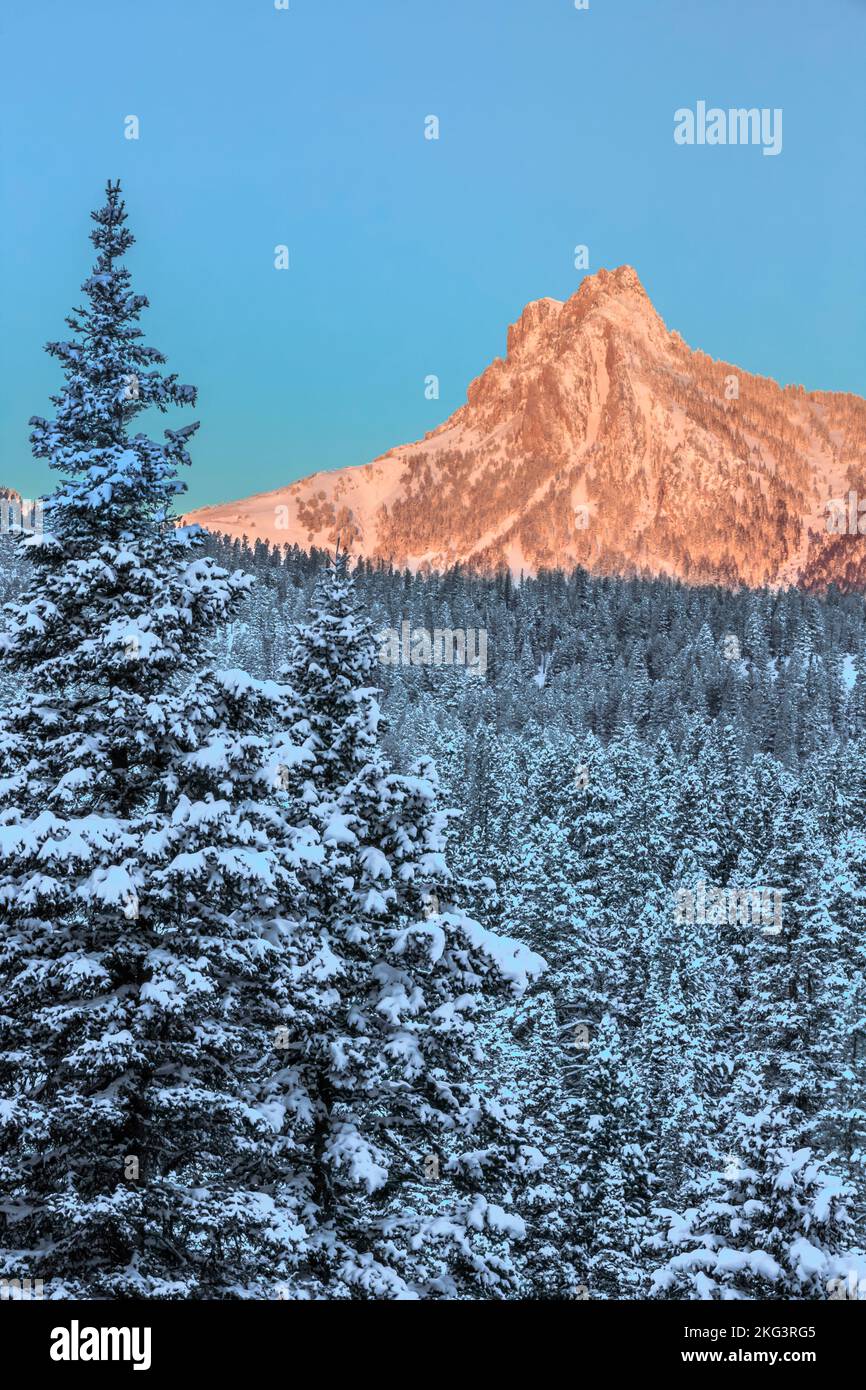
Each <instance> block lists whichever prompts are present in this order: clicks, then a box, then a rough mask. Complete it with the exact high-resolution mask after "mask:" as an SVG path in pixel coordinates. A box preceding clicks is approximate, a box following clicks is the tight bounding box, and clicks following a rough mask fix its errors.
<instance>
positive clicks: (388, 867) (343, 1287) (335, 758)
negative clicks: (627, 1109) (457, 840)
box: [266, 555, 542, 1298]
mask: <svg viewBox="0 0 866 1390" xmlns="http://www.w3.org/2000/svg"><path fill="white" fill-rule="evenodd" d="M376 650H377V648H376V643H375V641H374V637H373V632H372V628H371V625H370V624H369V623H368V621H367V620H366V619H365V618H364V617H363V616H362V614H361V613H360V611H359V608H358V604H357V600H356V596H355V593H354V584H353V580H352V577H351V575H350V573H349V568H348V561H347V558H346V556H345V555H341V556H339V557H338V558H337V560H336V562H335V564H334V566H333V568H332V569H331V571H330V573H328V574H326V575H325V576H324V578H323V581H322V582H321V583H320V585H319V587H318V588H317V590H316V594H315V596H314V600H313V605H312V612H311V615H310V620H309V622H308V623H306V624H303V625H302V626H301V627H300V629H299V631H298V633H297V636H296V640H295V645H294V649H293V652H292V655H291V659H290V663H289V670H288V673H287V674H288V677H289V680H290V682H291V684H292V685H293V687H294V688H296V689H297V691H298V694H299V697H300V701H301V705H302V707H303V709H304V711H305V715H306V720H307V724H306V725H305V726H304V727H305V729H308V732H309V738H310V744H311V749H312V753H313V759H314V761H313V764H312V766H311V769H310V770H309V772H308V770H307V769H306V768H305V769H303V770H302V771H301V776H300V779H299V781H298V783H297V785H296V786H295V788H294V793H293V794H294V796H295V797H297V798H299V800H300V803H301V804H302V805H303V807H304V808H305V810H306V812H307V813H308V814H309V817H310V821H311V825H312V827H313V828H314V829H315V831H316V833H317V836H318V837H319V838H320V840H321V843H322V844H323V846H324V849H325V855H324V858H323V861H322V863H321V864H320V866H318V869H317V870H316V871H315V872H313V873H312V874H311V877H310V889H311V893H312V896H313V897H314V900H315V907H314V909H313V911H312V913H311V919H310V923H309V927H308V930H307V932H306V934H304V933H303V932H302V933H300V934H299V935H298V938H297V940H296V941H294V942H292V944H291V947H290V951H291V955H292V959H293V978H294V988H293V992H292V1001H291V1007H292V1012H293V1024H292V1025H291V1026H290V1029H289V1038H288V1044H287V1051H286V1057H285V1066H284V1068H283V1070H282V1072H281V1073H280V1074H279V1075H277V1076H276V1077H274V1078H272V1079H271V1080H270V1081H269V1083H268V1089H267V1096H266V1099H267V1102H268V1104H274V1105H279V1106H281V1107H282V1108H283V1109H284V1110H285V1113H286V1117H287V1119H286V1135H287V1137H288V1143H289V1148H288V1149H287V1158H286V1164H285V1183H286V1186H287V1187H288V1189H289V1190H290V1191H291V1193H292V1199H293V1200H297V1202H298V1205H299V1211H300V1213H301V1216H302V1220H303V1222H304V1225H305V1228H306V1229H307V1230H308V1232H309V1235H308V1239H307V1242H306V1246H305V1260H304V1262H303V1264H302V1265H301V1266H300V1267H299V1269H298V1273H297V1276H296V1284H295V1287H296V1289H297V1291H298V1292H299V1293H304V1294H307V1295H311V1296H314V1297H321V1296H324V1297H334V1298H419V1297H427V1298H462V1297H505V1296H508V1295H509V1294H512V1295H513V1294H514V1293H515V1292H517V1291H519V1289H520V1286H521V1265H522V1257H521V1255H520V1250H519V1247H520V1245H521V1243H522V1241H523V1237H524V1235H525V1222H524V1219H523V1217H522V1215H521V1214H520V1211H519V1206H518V1203H517V1202H516V1201H515V1199H516V1198H518V1197H519V1193H520V1190H521V1188H522V1187H523V1186H524V1185H525V1184H526V1183H527V1182H528V1181H530V1180H531V1179H532V1177H533V1175H534V1174H535V1172H536V1169H537V1166H538V1162H537V1153H536V1152H535V1149H534V1147H533V1145H532V1144H531V1143H530V1142H528V1140H527V1138H526V1136H525V1135H524V1133H523V1131H522V1129H521V1127H520V1124H519V1122H518V1116H517V1114H516V1113H515V1107H514V1106H513V1105H509V1104H507V1103H503V1101H502V1100H501V1099H500V1098H499V1097H498V1096H497V1095H496V1094H495V1093H494V1091H493V1090H492V1088H491V1087H490V1085H489V1081H488V1078H487V1075H486V1073H485V1071H484V1068H483V1067H482V1065H481V1062H482V1054H481V1051H480V1045H479V1035H478V1032H477V1017H476V1016H477V1015H478V1014H479V1011H480V1009H481V1007H482V1005H483V1003H484V999H485V997H488V998H489V997H495V995H496V994H497V993H498V994H500V995H502V994H503V993H505V994H506V995H507V994H508V993H509V992H511V993H518V994H519V993H520V992H521V991H522V990H523V988H524V987H525V985H526V983H527V980H528V979H529V978H531V977H532V976H533V975H535V974H537V973H538V972H539V970H540V969H541V967H542V962H541V960H540V958H539V957H537V956H535V955H533V954H532V953H531V952H530V951H528V950H526V949H525V948H522V947H520V946H518V945H517V944H516V943H515V942H513V941H507V940H505V939H503V938H500V937H496V936H494V935H493V934H492V933H491V932H489V931H486V930H485V929H484V928H482V927H481V926H480V925H479V924H478V923H477V922H476V921H474V920H473V919H472V918H470V917H468V916H467V914H466V912H465V911H464V908H463V903H462V895H461V891H460V885H459V884H457V883H455V882H454V880H453V879H452V876H451V873H450V871H449V868H448V864H447V861H446V855H445V850H446V831H447V824H448V820H449V816H448V814H447V813H446V812H443V811H442V810H440V809H439V807H438V804H437V801H438V793H437V787H436V781H435V771H434V769H433V767H432V765H430V764H429V763H422V764H420V765H419V766H417V767H416V768H415V770H414V771H413V772H411V773H410V774H408V775H403V774H397V773H395V772H393V771H392V770H391V769H390V767H389V765H388V763H387V761H386V759H385V757H384V755H383V753H382V751H381V747H380V743H379V734H380V729H379V707H378V702H377V699H376V695H375V690H374V686H373V680H374V671H375V661H376ZM515 1247H516V1248H515Z"/></svg>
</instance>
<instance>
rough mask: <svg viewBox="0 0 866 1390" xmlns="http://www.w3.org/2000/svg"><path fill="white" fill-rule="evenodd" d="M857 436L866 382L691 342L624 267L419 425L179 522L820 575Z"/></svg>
mask: <svg viewBox="0 0 866 1390" xmlns="http://www.w3.org/2000/svg"><path fill="white" fill-rule="evenodd" d="M864 441H866V402H864V401H863V400H862V399H861V398H859V397H857V396H853V395H844V394H840V393H832V392H806V391H805V390H803V388H801V387H785V388H781V387H779V386H778V385H777V384H776V383H775V382H773V381H771V380H769V379H768V378H765V377H758V376H752V375H750V374H749V373H747V372H743V371H740V370H738V369H737V368H736V367H734V366H731V365H729V364H726V363H723V362H716V361H714V360H713V359H711V358H709V357H707V356H706V355H705V354H704V353H702V352H699V351H693V350H691V349H690V348H689V347H688V346H687V345H686V344H685V343H684V342H683V340H682V338H681V337H680V336H679V334H677V333H675V332H671V331H669V330H668V329H667V328H666V327H665V325H664V323H663V322H662V320H661V319H660V317H659V315H658V314H657V313H656V311H655V309H654V308H653V305H652V303H651V302H650V300H649V298H648V296H647V294H646V292H645V290H644V288H643V286H642V284H641V282H640V280H639V278H638V276H637V274H636V272H635V271H634V270H633V269H632V268H631V267H629V266H621V267H620V268H619V269H618V270H615V271H613V272H608V271H605V270H600V271H599V272H598V273H597V274H596V275H593V276H588V277H587V278H586V279H585V280H584V281H583V283H582V284H581V286H580V288H579V290H578V291H577V293H576V294H574V295H573V296H572V297H571V298H570V299H568V300H567V301H565V302H564V303H563V302H560V301H558V300H555V299H539V300H536V301H534V302H532V303H530V304H528V305H527V306H526V308H525V309H524V311H523V313H522V314H521V316H520V318H519V319H518V321H517V322H516V323H515V324H512V325H511V327H510V328H509V330H508V340H507V352H506V356H505V357H504V358H497V359H495V360H494V361H493V362H492V363H491V364H490V366H489V367H488V368H487V369H486V370H485V371H484V372H483V373H482V374H481V375H480V376H479V377H478V378H476V380H475V381H473V382H472V383H471V384H470V386H469V389H468V392H467V400H466V404H465V405H463V406H461V407H460V409H458V410H457V411H455V413H454V414H453V415H452V416H451V417H450V418H449V419H447V420H446V421H445V422H444V423H443V424H442V425H440V426H439V427H438V428H437V429H435V430H433V431H431V432H430V433H429V434H428V435H426V436H425V438H424V439H423V440H420V441H417V442H415V443H411V444H405V445H402V446H400V447H398V448H394V449H392V450H390V451H389V452H388V453H387V454H385V455H383V456H382V457H381V458H378V459H376V460H374V461H373V462H372V463H368V464H365V465H363V466H361V467H356V468H345V469H339V470H335V471H332V472H324V473H316V474H313V475H312V476H311V477H308V478H305V479H303V480H301V481H299V482H297V483H294V484H292V485H291V486H289V487H286V488H280V489H277V490H275V491H273V492H268V493H261V494H258V495H256V496H253V497H249V498H247V499H245V500H242V501H238V502H230V503H223V504H219V505H217V506H213V507H205V508H202V509H200V510H198V511H194V512H191V513H190V514H189V515H188V516H187V518H186V520H187V521H197V522H200V523H201V524H202V525H203V526H205V527H207V528H208V529H211V530H215V531H221V532H223V533H226V534H228V535H235V536H237V535H244V534H245V535H246V536H247V537H248V539H249V540H250V541H253V540H255V539H257V538H263V539H266V540H269V541H271V542H275V543H284V542H289V543H292V542H295V543H297V544H298V545H300V546H302V547H305V548H306V547H310V546H313V545H315V546H321V547H333V545H334V544H335V542H336V541H337V540H339V541H340V542H341V544H343V545H347V546H349V547H350V548H351V549H352V550H353V551H354V552H356V553H359V554H363V555H367V556H373V557H382V558H385V559H389V560H393V561H394V562H395V563H396V564H398V565H401V566H402V565H406V566H409V567H410V568H412V569H419V568H426V567H428V566H429V567H432V568H437V569H438V568H442V567H445V566H448V565H451V564H454V563H457V562H461V563H463V564H465V565H468V566H471V567H473V568H475V569H479V570H491V569H496V568H500V567H503V566H508V567H510V568H511V569H512V570H513V571H514V572H515V573H516V572H519V571H520V570H521V569H523V570H525V571H536V570H538V569H540V568H544V567H552V566H564V567H570V566H571V565H573V564H582V565H585V566H587V567H588V568H590V569H593V570H596V571H600V572H604V573H620V574H630V573H635V572H640V573H646V574H671V575H677V576H679V577H681V578H685V579H687V580H690V581H692V582H703V581H720V582H724V583H732V584H737V583H747V584H761V583H765V582H767V583H796V582H797V581H798V579H800V578H801V577H802V576H804V574H805V573H806V572H809V573H810V574H813V573H814V574H816V575H818V576H819V578H820V579H821V580H822V581H823V580H826V577H827V576H826V574H825V573H824V570H825V569H826V563H829V565H830V569H831V577H832V573H835V571H836V569H838V568H840V567H847V568H848V569H850V566H851V562H852V547H854V548H855V549H856V547H857V546H858V544H860V538H859V537H856V536H851V537H848V536H845V537H842V538H841V539H840V538H838V537H828V536H827V535H826V532H825V530H824V523H825V518H826V502H827V499H828V498H830V497H840V496H844V495H845V494H846V493H847V491H848V489H849V488H857V487H858V485H859V478H860V468H861V464H860V459H861V457H862V455H863V445H864ZM825 556H829V559H828V560H827V562H826V563H825V560H824V558H823V557H825ZM815 582H818V581H817V580H816V581H815Z"/></svg>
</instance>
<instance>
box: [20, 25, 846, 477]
mask: <svg viewBox="0 0 866 1390" xmlns="http://www.w3.org/2000/svg"><path fill="white" fill-rule="evenodd" d="M290 3H291V8H290V9H289V10H288V11H278V10H276V9H275V8H274V4H273V0H148V2H147V3H146V4H145V3H138V4H132V3H120V0H75V3H70V0H39V3H18V4H17V5H15V6H7V7H5V14H4V18H3V19H2V21H0V29H2V32H0V54H2V57H0V177H2V182H0V212H2V230H0V252H2V254H0V315H2V323H0V483H3V482H6V483H9V484H12V485H14V486H17V487H19V488H20V489H21V490H22V491H23V492H24V493H25V494H27V495H35V494H36V493H38V492H39V491H41V490H43V489H45V488H46V487H47V486H48V485H49V479H50V478H51V475H50V473H49V472H48V470H47V469H44V468H43V466H42V465H41V464H40V465H38V466H37V465H34V464H33V462H32V461H31V460H30V457H29V451H28V445H27V433H28V430H27V420H28V417H29V416H30V415H31V414H34V413H47V412H48V410H49V404H48V400H47V397H48V394H49V391H50V390H52V389H54V388H55V387H56V385H57V381H58V377H57V368H56V366H55V365H54V364H53V363H52V362H51V361H50V360H49V359H48V358H47V357H46V356H45V355H44V353H43V352H42V351H41V348H42V344H43V342H44V341H45V340H46V339H48V338H51V337H58V336H62V334H63V332H64V331H65V330H64V327H63V316H64V314H65V313H66V312H67V311H68V310H69V309H70V308H71V306H72V305H73V303H75V302H76V301H77V300H78V298H79V295H78V286H79V285H80V283H81V281H82V279H83V278H84V276H85V274H86V272H87V269H88V266H89V263H90V252H91V247H90V243H89V242H88V241H87V232H88V230H89V219H88V212H89V209H90V208H91V207H93V206H95V205H96V204H97V203H98V202H99V201H100V200H101V199H100V195H101V190H102V187H103V185H104V183H105V180H106V178H108V177H120V178H121V179H122V180H123V184H124V189H125V193H126V198H127V204H128V209H129V212H130V219H131V225H132V229H133V231H134V232H135V234H136V236H137V237H138V245H137V246H136V248H135V249H134V251H133V252H132V256H131V265H132V268H133V270H134V274H135V284H136V288H137V289H138V290H140V291H142V292H144V293H146V294H148V295H149V296H150V299H151V304H152V308H151V310H150V311H149V312H148V313H147V314H146V315H145V324H144V326H145V329H146V332H147V336H148V340H149V341H151V342H153V343H154V344H155V345H156V346H158V347H160V348H162V350H163V351H164V352H166V353H167V355H168V357H169V362H170V366H171V368H172V369H173V370H176V371H178V372H179V374H180V376H181V379H182V380H184V381H191V382H194V383H195V384H196V385H198V387H199V389H200V399H199V407H198V411H197V413H198V415H199V417H200V419H201V421H202V428H201V431H200V433H199V435H198V437H197V441H196V447H195V450H194V468H193V470H192V473H191V475H190V479H189V481H190V500H191V502H192V503H195V504H198V503H203V502H207V501H216V500H219V499H223V498H230V497H238V496H244V495H246V494H248V493H250V492H254V491H261V490H264V489H267V488H273V487H277V486H279V485H281V484H283V483H286V482H289V481H291V480H292V479H294V478H297V477H301V476H303V475H304V474H305V473H309V472H312V471H314V470H315V469H317V468H330V467H336V466H340V465H344V464H351V463H362V462H365V461H367V460H368V459H371V458H373V457H374V456H375V455H376V454H378V453H381V452H383V451H384V450H385V449H387V448H389V447H390V446H391V445H394V444H398V443H402V442H404V441H406V440H408V439H412V438H417V437H418V436H420V435H421V434H423V432H424V431H425V430H427V429H430V428H432V426H434V425H435V424H438V423H439V421H440V420H442V419H444V418H445V417H446V415H448V414H449V413H450V412H451V410H453V409H454V408H456V406H458V405H459V404H461V402H462V401H463V399H464V397H465V391H466V386H467V384H468V382H469V381H470V379H471V378H472V377H473V376H475V375H477V374H478V372H479V371H481V370H482V369H483V368H484V366H486V364H487V363H488V362H489V361H490V359H491V358H492V357H494V356H496V355H497V354H501V353H502V352H504V346H505V329H506V325H507V323H508V322H509V321H511V320H513V319H514V318H515V317H516V316H517V314H518V313H519V312H520V310H521V308H522V307H523V305H524V304H525V303H526V302H527V301H528V300H530V299H536V298H538V297H540V296H542V295H554V296H556V297H558V298H562V297H565V296H568V295H569V294H571V293H573V292H574V290H575V289H576V288H577V286H578V284H579V282H580V279H581V278H582V274H583V272H582V271H578V270H575V268H574V264H573V248H574V246H575V245H576V244H578V243H585V244H587V245H588V247H589V253H590V270H597V269H598V268H599V267H600V266H607V267H613V266H616V265H619V264H621V263H622V262H629V263H631V264H633V265H634V266H635V267H636V268H637V270H638V273H639V274H640V276H641V278H642V279H643V281H644V284H645V285H646V287H647V290H648V291H649V293H650V295H651V296H652V298H653V300H654V302H655V304H656V307H657V308H658V309H659V311H660V313H661V314H662V316H663V317H664V319H665V320H666V321H667V323H668V324H669V326H671V327H673V328H676V329H678V330H679V331H680V332H681V333H682V335H683V336H684V337H685V339H686V341H687V342H689V343H690V344H692V345H693V346H696V347H701V348H703V349H704V350H705V351H707V352H709V353H711V354H712V355H714V356H717V357H724V358H726V359H728V360H731V361H734V362H736V363H738V364H740V365H742V366H743V367H745V368H746V369H748V370H750V371H755V372H761V373H764V374H766V375H769V376H773V377H776V378H777V379H778V380H780V381H782V382H802V383H803V384H804V385H806V386H808V387H812V388H827V389H838V390H849V391H857V392H859V393H862V394H866V270H864V229H866V177H864V176H866V95H864V77H863V74H864V69H866V0H808V2H807V0H726V2H725V3H711V2H710V0H590V8H589V10H588V11H577V10H575V8H574V3H573V0H435V3H427V2H426V0H290ZM699 99H703V100H706V101H707V103H708V104H709V105H711V106H712V105H718V106H721V107H725V108H727V107H729V106H757V107H771V108H773V107H781V108H782V109H783V112H784V117H783V149H782V153H781V154H780V155H779V156H778V157H776V158H772V157H766V156H764V155H762V153H761V150H760V149H759V148H752V147H746V148H743V147H727V148H709V147H703V148H700V147H692V148H684V147H679V146H677V145H675V143H674V140H673V127H674V120H673V113H674V111H675V110H676V109H677V108H678V107H684V106H690V107H692V108H694V106H695V104H696V102H697V101H698V100H699ZM131 114H133V115H137V116H138V117H139V120H140V123H141V132H140V139H139V140H138V141H129V140H126V139H125V138H124V124H123V122H124V117H125V116H127V115H131ZM431 114H432V115H436V116H438V117H439V120H440V123H441V125H440V139H439V140H438V141H430V140H425V139H424V118H425V117H426V116H428V115H431ZM278 243H285V244H287V245H288V246H289V248H290V256H291V269H290V270H289V271H288V272H278V271H276V270H274V268H273V259H274V247H275V245H276V244H278ZM430 373H435V374H437V375H438V376H439V378H440V381H441V399H440V400H438V401H428V400H426V399H425V397H424V379H425V377H426V376H427V375H428V374H430Z"/></svg>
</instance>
